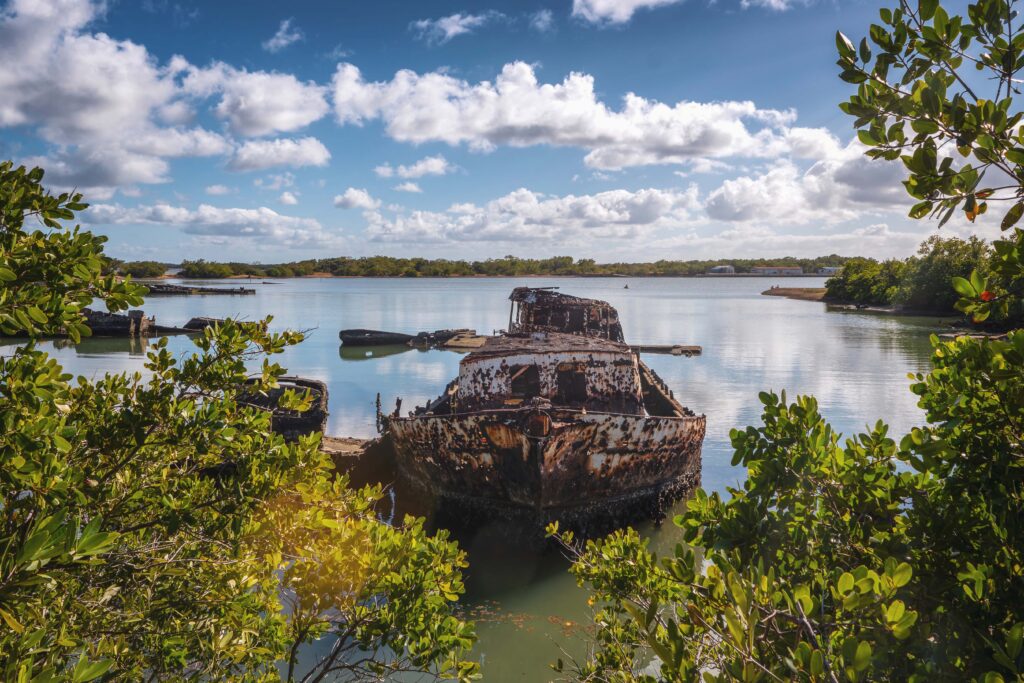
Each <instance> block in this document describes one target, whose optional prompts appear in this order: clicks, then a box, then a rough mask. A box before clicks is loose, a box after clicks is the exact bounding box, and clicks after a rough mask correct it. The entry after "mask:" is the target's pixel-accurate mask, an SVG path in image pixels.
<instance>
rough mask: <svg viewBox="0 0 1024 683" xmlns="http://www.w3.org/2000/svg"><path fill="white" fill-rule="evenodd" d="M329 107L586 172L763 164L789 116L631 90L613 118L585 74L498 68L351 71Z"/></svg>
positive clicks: (778, 149) (411, 134) (406, 130)
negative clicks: (541, 74) (575, 152)
mask: <svg viewBox="0 0 1024 683" xmlns="http://www.w3.org/2000/svg"><path fill="white" fill-rule="evenodd" d="M333 89H334V108H335V114H336V116H337V119H338V121H339V122H340V123H342V124H355V125H361V124H362V123H364V122H365V121H368V120H372V119H381V120H382V121H383V122H384V124H385V128H386V131H387V133H388V135H390V136H391V137H392V138H394V139H395V140H398V141H401V142H411V143H416V144H418V143H424V142H435V141H439V142H446V143H448V144H450V145H460V144H467V145H469V146H470V147H471V148H473V149H477V150H489V149H492V148H494V147H496V146H498V145H510V146H515V147H525V146H530V145H554V146H573V147H580V148H583V149H586V150H588V154H587V155H586V158H585V161H586V163H587V164H588V165H590V166H592V167H596V168H603V169H619V168H624V167H627V166H639V165H645V164H665V163H683V162H685V161H688V160H690V159H693V158H721V157H728V156H741V157H765V156H778V155H779V154H780V153H782V152H784V151H785V149H786V146H787V140H788V139H789V136H790V135H791V134H792V131H793V130H803V129H790V128H788V126H789V125H791V124H792V123H793V121H794V120H795V118H796V113H795V112H793V111H780V110H776V109H759V108H758V107H757V106H756V105H755V104H754V103H753V102H738V101H723V102H710V103H702V102H691V101H681V102H677V103H676V104H674V105H669V104H665V103H661V102H657V101H652V100H648V99H645V98H643V97H640V96H638V95H635V94H633V93H629V94H627V95H626V96H625V98H624V101H623V105H622V108H621V109H620V110H618V111H615V110H612V109H610V108H608V106H607V105H605V104H604V103H603V102H600V101H599V100H598V99H597V96H596V93H595V88H594V79H593V77H592V76H589V75H586V74H581V73H571V74H569V75H568V76H567V77H566V78H565V79H564V80H563V81H562V82H561V83H553V84H552V83H539V82H538V80H537V76H536V73H535V72H534V68H533V67H532V66H530V65H528V64H525V63H523V62H515V63H512V64H506V65H505V67H504V68H503V69H502V71H501V73H500V74H499V75H498V77H497V78H496V79H495V80H494V82H490V81H481V82H479V83H476V84H473V83H469V82H467V81H464V80H460V79H457V78H454V77H453V76H451V75H449V74H447V73H444V72H441V71H435V72H432V73H426V74H422V75H421V74H417V73H415V72H412V71H407V70H406V71H399V72H398V73H397V74H395V77H394V78H393V79H392V80H390V81H383V82H366V81H364V80H363V78H362V75H361V74H360V72H359V69H358V68H356V67H355V66H353V65H352V64H347V63H346V64H339V65H338V68H337V71H336V72H335V75H334V81H333Z"/></svg>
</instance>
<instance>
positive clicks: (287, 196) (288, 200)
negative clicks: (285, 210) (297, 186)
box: [277, 191, 299, 206]
mask: <svg viewBox="0 0 1024 683" xmlns="http://www.w3.org/2000/svg"><path fill="white" fill-rule="evenodd" d="M277 201H279V202H281V203H282V204H287V205H288V206H295V205H296V204H298V203H299V200H298V198H297V197H296V196H295V194H294V193H292V192H287V191H286V192H282V193H281V196H280V197H278V199H277Z"/></svg>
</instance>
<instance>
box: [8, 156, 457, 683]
mask: <svg viewBox="0 0 1024 683" xmlns="http://www.w3.org/2000/svg"><path fill="white" fill-rule="evenodd" d="M42 175H43V174H42V171H40V170H38V169H35V170H32V171H26V170H25V169H24V168H18V169H15V168H13V167H12V165H11V164H10V163H3V164H0V280H2V281H3V286H2V288H0V331H2V332H4V333H7V334H18V335H22V336H28V337H30V338H31V339H35V338H37V337H38V336H41V335H43V334H53V333H57V332H59V331H61V330H64V331H66V332H67V333H68V334H69V335H71V336H72V337H74V338H77V337H78V336H80V335H82V336H84V335H87V334H88V333H89V330H88V328H87V327H86V326H85V325H84V322H83V321H82V317H81V315H80V310H81V308H82V306H84V305H86V304H88V303H90V302H91V301H92V299H93V298H94V297H95V298H100V299H102V300H104V301H106V303H107V306H108V307H109V308H110V309H112V310H118V309H124V308H126V307H128V306H130V305H137V304H138V303H141V293H142V292H143V291H144V290H142V289H141V288H139V287H138V286H136V285H135V284H134V283H132V282H131V280H130V279H127V280H124V281H119V280H117V279H115V278H113V277H109V276H103V275H102V274H101V271H102V270H103V266H104V263H103V259H102V256H101V246H102V242H103V238H101V237H96V236H93V235H91V234H89V233H87V232H82V231H79V230H78V229H77V228H74V229H67V228H65V227H63V226H62V223H61V221H68V220H71V219H73V214H74V211H77V210H80V209H82V208H84V206H85V205H84V204H82V201H81V197H80V196H78V195H74V196H71V195H60V196H58V197H52V196H50V195H48V194H47V193H46V192H45V191H44V190H43V188H42V186H41V180H42ZM26 218H32V219H38V220H39V221H40V223H41V226H40V229H39V230H34V231H31V232H29V231H28V230H26V229H25V219H26ZM268 323H269V320H265V321H262V322H259V323H244V324H243V323H234V322H231V321H228V322H226V323H225V324H224V325H222V326H219V327H215V328H210V329H208V330H206V331H205V332H204V334H203V335H202V336H201V337H199V338H197V339H196V340H195V344H196V346H197V353H195V354H194V355H190V356H186V357H184V358H175V357H173V356H172V355H171V354H170V353H169V351H168V349H167V345H166V342H165V341H163V340H162V341H160V342H158V343H157V344H155V345H154V347H153V349H152V351H151V352H150V354H149V356H148V361H147V364H146V368H147V377H145V378H144V377H142V376H141V375H140V374H130V375H125V374H121V375H107V376H104V377H103V378H101V379H98V380H95V381H90V380H87V379H85V378H82V377H79V378H73V377H71V376H70V375H67V374H66V373H64V371H63V370H62V368H61V367H60V366H59V365H58V364H57V362H56V361H55V360H54V359H53V358H50V357H49V356H48V355H47V354H46V353H44V352H42V351H40V350H39V349H38V348H37V347H36V345H35V342H34V341H30V342H29V343H27V344H24V345H21V346H17V347H12V346H9V347H7V348H8V349H10V350H11V351H12V353H11V354H10V355H5V356H0V422H2V423H0V459H2V462H3V467H2V468H0V679H2V680H5V681H19V682H21V681H25V682H27V681H64V680H69V681H75V682H76V683H80V682H83V681H91V680H99V679H102V680H125V681H139V680H147V681H163V680H183V679H197V680H214V679H215V680H279V679H280V677H281V676H280V673H279V667H280V668H281V669H283V670H284V671H286V676H287V678H288V679H289V680H292V679H298V678H301V679H302V680H307V681H319V680H324V679H325V678H328V677H330V680H339V679H342V680H345V679H364V678H379V677H382V676H385V675H387V674H388V673H390V672H392V671H399V670H415V671H431V672H435V673H437V674H440V675H443V676H448V677H452V678H459V679H466V678H469V677H471V676H473V675H474V674H475V672H476V665H475V664H473V663H471V662H468V661H465V659H464V654H465V652H466V651H467V650H468V648H469V647H470V646H471V645H472V642H473V639H474V635H473V630H472V626H471V625H470V624H467V623H464V622H462V621H460V620H459V619H457V618H456V617H455V616H454V615H453V614H452V609H451V608H452V604H453V602H454V601H455V600H456V599H457V598H458V596H459V594H460V593H461V592H462V591H463V586H462V580H461V572H460V570H461V568H463V567H464V566H465V560H464V556H463V554H462V553H461V552H460V551H459V550H458V548H457V547H456V546H455V544H453V543H451V542H449V541H448V540H447V538H446V537H445V536H444V535H443V534H441V535H437V536H433V537H432V536H428V535H427V534H426V533H425V532H424V530H423V528H422V526H421V525H420V524H419V523H417V522H416V521H414V520H407V521H406V524H405V525H404V526H401V527H390V526H387V525H385V524H383V523H381V522H379V521H378V520H377V518H376V517H375V515H374V512H373V504H374V503H375V502H376V500H377V499H378V497H379V495H380V490H379V489H375V488H368V489H364V490H360V491H356V490H353V489H351V488H349V487H348V485H347V482H346V481H345V479H343V478H337V477H335V476H334V475H333V474H332V471H331V468H330V463H329V461H328V460H327V459H326V458H325V457H324V455H323V454H322V453H321V452H320V451H319V448H318V446H319V436H312V437H309V438H305V439H302V440H300V441H299V442H298V443H285V442H284V441H283V440H282V438H281V437H280V436H278V435H276V434H274V433H273V432H272V431H271V429H270V420H269V415H268V413H266V412H264V411H260V410H257V409H255V408H252V407H249V406H247V405H245V403H244V402H243V401H241V400H240V398H241V396H242V395H243V393H244V391H250V392H251V391H254V390H267V389H270V388H271V387H273V386H275V384H276V380H277V378H278V377H280V376H281V375H282V373H283V372H284V370H283V368H281V367H280V366H279V365H277V364H276V363H272V362H270V359H269V357H270V356H272V355H275V354H277V353H280V352H281V351H282V350H284V349H285V348H286V347H287V346H289V345H292V344H296V343H298V342H299V341H301V338H302V337H301V335H300V334H298V333H295V332H283V333H272V332H271V331H270V330H269V327H268ZM260 362H261V363H260ZM252 367H257V368H258V370H257V372H256V375H255V376H254V377H252V378H251V377H250V371H249V368H252ZM247 380H249V381H250V382H252V383H251V384H248V385H246V384H245V383H246V381H247ZM281 400H282V404H283V405H286V406H288V407H290V408H293V409H296V410H302V409H305V408H306V407H308V403H309V398H308V397H307V396H299V395H296V394H295V393H292V392H288V393H286V395H285V397H284V398H282V399H281ZM323 636H327V640H326V641H325V642H326V646H325V654H324V656H323V657H322V658H320V660H319V661H318V663H317V664H316V665H314V666H313V668H312V669H311V670H308V671H297V670H296V668H295V664H296V661H297V657H298V655H299V653H300V650H301V648H302V646H303V644H305V643H309V642H310V641H312V640H314V639H317V638H320V637H323Z"/></svg>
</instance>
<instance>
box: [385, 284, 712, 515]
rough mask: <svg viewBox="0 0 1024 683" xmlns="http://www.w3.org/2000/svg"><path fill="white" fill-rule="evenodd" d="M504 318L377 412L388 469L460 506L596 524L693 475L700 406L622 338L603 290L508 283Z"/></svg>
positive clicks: (659, 510) (658, 497)
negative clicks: (441, 381) (418, 389)
mask: <svg viewBox="0 0 1024 683" xmlns="http://www.w3.org/2000/svg"><path fill="white" fill-rule="evenodd" d="M510 299H511V300H512V301H513V309H512V311H511V312H510V315H509V331H508V332H505V333H503V334H500V335H497V336H494V337H489V338H488V339H487V340H486V341H485V342H484V344H483V345H482V346H481V347H480V348H478V349H475V350H474V351H472V352H471V353H469V354H468V355H466V356H465V357H464V358H463V359H462V360H461V361H460V362H459V375H458V377H457V378H456V379H455V380H453V381H452V382H451V383H450V384H449V385H448V387H447V388H446V389H445V391H444V392H443V393H442V394H441V395H440V396H439V397H438V398H437V399H435V400H434V401H432V402H431V403H429V404H427V405H426V406H422V407H419V408H416V409H415V410H414V411H412V412H410V413H409V414H408V415H406V416H402V415H401V414H400V411H399V410H398V409H397V408H396V410H395V413H394V414H393V415H391V416H389V417H388V418H386V419H385V422H386V424H387V427H388V432H389V435H390V437H391V439H392V441H393V443H394V446H395V448H394V450H395V458H396V469H397V473H398V475H399V477H400V478H401V479H402V480H403V481H404V482H406V483H407V484H408V485H409V486H411V487H412V488H414V489H418V490H419V491H420V492H422V493H424V494H426V495H427V496H429V497H430V498H431V499H434V500H436V501H439V502H441V503H449V504H452V503H454V504H455V505H454V506H449V507H455V508H462V509H468V511H469V513H470V514H469V516H467V517H466V519H468V520H474V519H476V517H477V513H480V516H483V517H494V516H498V517H506V518H511V517H519V518H522V517H526V518H527V519H528V520H530V521H534V522H541V523H546V522H549V521H554V520H558V521H560V522H564V523H565V524H566V525H567V526H572V527H573V528H576V529H580V530H585V531H586V530H590V531H595V532H599V531H600V530H602V529H607V528H609V527H614V526H619V525H620V524H622V523H625V522H627V521H632V520H634V519H637V518H640V517H652V516H653V517H659V516H660V515H661V514H663V513H664V511H665V508H666V506H667V505H668V504H669V503H671V502H673V501H674V500H676V499H678V498H679V497H681V496H682V495H684V494H685V493H686V492H688V491H689V490H691V489H692V488H693V487H694V486H696V485H697V484H698V483H699V482H700V471H701V445H702V443H703V441H704V432H705V418H704V416H703V415H696V414H695V413H693V412H692V411H691V410H689V409H687V408H685V407H683V405H681V404H680V403H679V402H678V401H677V400H676V398H675V396H674V395H673V392H672V391H671V390H670V389H669V388H668V386H666V385H665V383H664V382H663V381H661V379H660V378H659V377H658V376H657V375H656V374H655V373H654V372H653V371H652V370H651V369H650V368H648V367H647V366H646V365H645V364H644V363H643V362H641V361H640V358H639V356H638V355H637V354H636V353H635V352H634V351H633V350H632V349H630V347H629V346H628V345H626V344H625V342H624V339H623V335H622V327H621V325H620V324H619V322H618V313H617V312H616V311H615V309H614V308H613V307H612V306H611V305H610V304H608V303H607V302H603V301H596V300H593V299H581V298H579V297H571V296H567V295H563V294H558V293H555V292H553V291H550V290H543V289H530V288H517V289H515V290H513V293H512V296H511V297H510Z"/></svg>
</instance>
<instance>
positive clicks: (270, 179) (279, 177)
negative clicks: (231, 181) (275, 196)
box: [252, 171, 295, 191]
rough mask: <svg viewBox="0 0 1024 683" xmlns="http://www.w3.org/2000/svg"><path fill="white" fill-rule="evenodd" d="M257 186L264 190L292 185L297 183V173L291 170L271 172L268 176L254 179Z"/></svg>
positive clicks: (275, 189)
mask: <svg viewBox="0 0 1024 683" xmlns="http://www.w3.org/2000/svg"><path fill="white" fill-rule="evenodd" d="M252 184H253V185H255V186H256V187H259V188H262V189H264V190H274V191H277V190H280V189H281V188H282V187H291V186H292V185H294V184H295V174H294V173H292V172H291V171H285V172H284V173H271V174H270V175H268V176H267V177H266V178H256V179H255V180H253V181H252Z"/></svg>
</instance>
